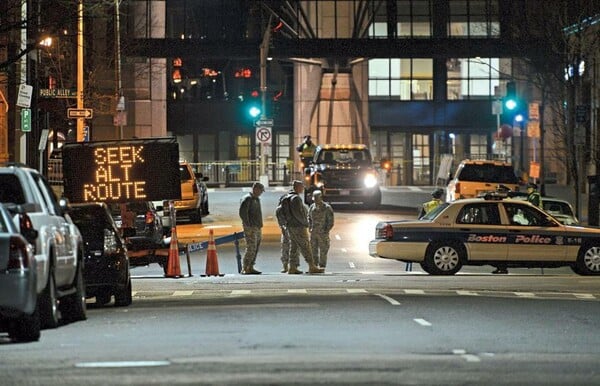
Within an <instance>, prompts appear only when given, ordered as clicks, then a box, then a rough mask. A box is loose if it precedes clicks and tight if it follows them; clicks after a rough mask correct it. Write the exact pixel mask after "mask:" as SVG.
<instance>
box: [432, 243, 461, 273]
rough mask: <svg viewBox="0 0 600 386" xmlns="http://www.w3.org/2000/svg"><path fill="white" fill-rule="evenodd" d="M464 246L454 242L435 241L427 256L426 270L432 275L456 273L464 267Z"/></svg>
mask: <svg viewBox="0 0 600 386" xmlns="http://www.w3.org/2000/svg"><path fill="white" fill-rule="evenodd" d="M463 258H464V248H463V247H462V246H461V245H460V244H457V243H453V242H439V243H433V244H431V245H430V246H429V249H428V251H427V255H426V256H425V262H424V263H425V264H424V265H425V267H426V269H425V271H426V272H428V273H430V274H432V275H454V274H455V273H456V272H458V271H460V269H461V268H462V262H463Z"/></svg>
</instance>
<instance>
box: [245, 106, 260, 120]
mask: <svg viewBox="0 0 600 386" xmlns="http://www.w3.org/2000/svg"><path fill="white" fill-rule="evenodd" d="M260 113H261V110H260V107H258V106H256V105H250V106H249V107H248V114H249V115H250V116H251V117H252V118H256V117H258V116H259V115H260Z"/></svg>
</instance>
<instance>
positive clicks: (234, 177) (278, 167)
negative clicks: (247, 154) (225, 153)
mask: <svg viewBox="0 0 600 386" xmlns="http://www.w3.org/2000/svg"><path fill="white" fill-rule="evenodd" d="M190 165H191V166H192V168H193V169H194V171H196V172H200V173H202V175H203V176H204V177H208V181H207V185H211V186H222V187H228V186H239V185H248V184H250V183H252V182H253V181H259V180H260V161H256V160H252V161H244V160H237V161H236V160H233V161H206V162H197V163H190ZM266 175H267V176H268V178H269V184H274V185H288V184H290V182H291V181H292V180H293V179H295V178H299V177H300V175H301V173H300V172H294V171H290V169H289V167H288V165H287V164H285V163H282V164H276V163H273V162H269V163H267V164H266Z"/></svg>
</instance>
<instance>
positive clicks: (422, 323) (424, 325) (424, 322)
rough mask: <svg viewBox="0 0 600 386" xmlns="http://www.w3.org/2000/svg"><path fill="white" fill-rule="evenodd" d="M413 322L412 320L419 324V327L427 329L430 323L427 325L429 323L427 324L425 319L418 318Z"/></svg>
mask: <svg viewBox="0 0 600 386" xmlns="http://www.w3.org/2000/svg"><path fill="white" fill-rule="evenodd" d="M413 320H414V321H415V322H417V323H419V324H420V325H421V326H423V327H429V326H431V323H429V322H428V321H426V320H425V319H420V318H417V319H413Z"/></svg>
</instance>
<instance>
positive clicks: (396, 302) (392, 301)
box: [375, 294, 400, 306]
mask: <svg viewBox="0 0 600 386" xmlns="http://www.w3.org/2000/svg"><path fill="white" fill-rule="evenodd" d="M375 295H376V296H379V297H380V298H382V299H384V300H387V301H388V303H390V304H391V305H392V306H399V305H400V302H399V301H397V300H396V299H392V298H391V297H389V296H387V295H384V294H375Z"/></svg>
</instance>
